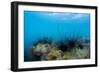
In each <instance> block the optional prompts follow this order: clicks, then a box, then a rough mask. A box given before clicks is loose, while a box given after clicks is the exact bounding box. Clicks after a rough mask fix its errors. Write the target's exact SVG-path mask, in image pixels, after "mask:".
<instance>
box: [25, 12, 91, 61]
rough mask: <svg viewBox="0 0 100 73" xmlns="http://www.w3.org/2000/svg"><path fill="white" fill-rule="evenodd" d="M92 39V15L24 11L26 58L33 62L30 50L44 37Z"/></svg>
mask: <svg viewBox="0 0 100 73" xmlns="http://www.w3.org/2000/svg"><path fill="white" fill-rule="evenodd" d="M65 36H66V37H71V36H73V37H85V38H86V39H89V38H90V14H86V13H67V12H66V13H64V12H62V13H61V12H36V11H24V57H25V60H31V55H30V49H31V48H32V46H33V44H34V42H36V41H37V40H38V39H39V38H42V37H51V38H53V39H54V40H59V39H62V38H64V37H65Z"/></svg>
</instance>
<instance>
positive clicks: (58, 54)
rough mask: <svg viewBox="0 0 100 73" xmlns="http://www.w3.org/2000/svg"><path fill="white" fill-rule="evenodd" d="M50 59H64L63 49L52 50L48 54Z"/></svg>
mask: <svg viewBox="0 0 100 73" xmlns="http://www.w3.org/2000/svg"><path fill="white" fill-rule="evenodd" d="M47 59H48V60H61V59H62V51H61V50H55V49H53V50H51V51H50V53H48V55H47Z"/></svg>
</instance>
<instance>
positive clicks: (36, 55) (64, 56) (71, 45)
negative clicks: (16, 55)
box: [31, 38, 90, 61]
mask: <svg viewBox="0 0 100 73" xmlns="http://www.w3.org/2000/svg"><path fill="white" fill-rule="evenodd" d="M31 53H32V56H33V61H48V60H70V59H89V58H90V41H89V40H86V39H85V38H82V39H72V38H71V39H67V40H60V41H56V42H55V41H53V40H52V39H49V38H43V39H39V40H38V42H36V43H35V45H33V47H32V51H31Z"/></svg>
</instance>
